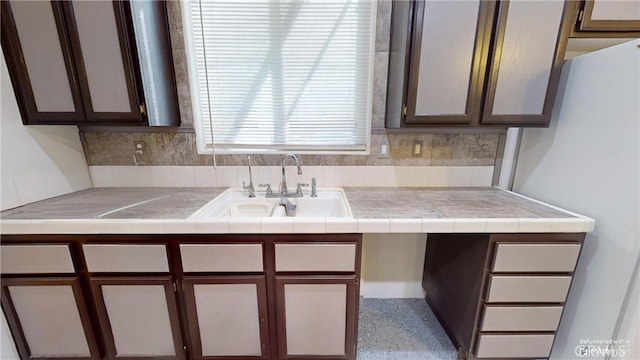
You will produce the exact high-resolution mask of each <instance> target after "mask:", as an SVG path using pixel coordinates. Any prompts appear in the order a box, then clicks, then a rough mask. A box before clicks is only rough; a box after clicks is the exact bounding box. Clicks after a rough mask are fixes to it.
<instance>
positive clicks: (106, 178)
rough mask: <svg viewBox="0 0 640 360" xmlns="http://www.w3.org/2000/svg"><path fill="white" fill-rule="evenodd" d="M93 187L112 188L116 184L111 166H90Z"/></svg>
mask: <svg viewBox="0 0 640 360" xmlns="http://www.w3.org/2000/svg"><path fill="white" fill-rule="evenodd" d="M89 175H90V176H91V182H92V183H93V187H112V186H113V184H114V181H113V173H112V172H111V166H89Z"/></svg>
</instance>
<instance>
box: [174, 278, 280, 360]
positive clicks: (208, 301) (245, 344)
mask: <svg viewBox="0 0 640 360" xmlns="http://www.w3.org/2000/svg"><path fill="white" fill-rule="evenodd" d="M183 285H184V286H183V288H184V296H185V304H186V312H187V319H188V322H189V338H190V341H191V349H192V351H191V355H192V357H193V358H194V359H227V358H229V357H231V356H241V357H242V358H243V359H266V358H267V357H268V354H269V346H268V343H269V335H268V322H267V293H266V287H265V277H264V275H251V276H240V275H226V276H187V277H185V278H184V281H183Z"/></svg>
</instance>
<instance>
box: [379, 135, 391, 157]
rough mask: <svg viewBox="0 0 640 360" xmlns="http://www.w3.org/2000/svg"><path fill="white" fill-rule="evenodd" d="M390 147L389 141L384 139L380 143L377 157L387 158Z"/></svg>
mask: <svg viewBox="0 0 640 360" xmlns="http://www.w3.org/2000/svg"><path fill="white" fill-rule="evenodd" d="M390 151H391V148H390V147H389V141H387V140H385V141H383V142H382V144H380V152H379V153H378V159H388V158H389V152H390Z"/></svg>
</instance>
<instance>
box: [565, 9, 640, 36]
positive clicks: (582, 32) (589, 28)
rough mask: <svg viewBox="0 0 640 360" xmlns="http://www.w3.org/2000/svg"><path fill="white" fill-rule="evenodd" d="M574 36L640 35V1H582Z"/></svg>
mask: <svg viewBox="0 0 640 360" xmlns="http://www.w3.org/2000/svg"><path fill="white" fill-rule="evenodd" d="M577 8H578V11H577V15H576V22H575V27H574V29H573V32H572V33H571V36H572V37H622V38H637V37H640V2H638V1H629V0H618V1H611V0H608V1H604V0H586V1H580V3H579V5H578V6H577Z"/></svg>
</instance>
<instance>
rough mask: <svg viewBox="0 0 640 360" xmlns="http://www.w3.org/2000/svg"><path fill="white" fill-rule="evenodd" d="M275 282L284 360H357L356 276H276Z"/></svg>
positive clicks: (279, 346)
mask: <svg viewBox="0 0 640 360" xmlns="http://www.w3.org/2000/svg"><path fill="white" fill-rule="evenodd" d="M275 282H276V307H277V309H276V314H277V315H276V316H277V318H276V319H277V328H278V354H279V358H280V359H289V358H299V357H304V356H322V357H323V358H331V359H355V347H356V331H357V328H358V326H357V313H358V310H357V306H358V305H357V289H356V286H357V283H356V277H355V275H350V276H320V275H317V276H276V278H275Z"/></svg>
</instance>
